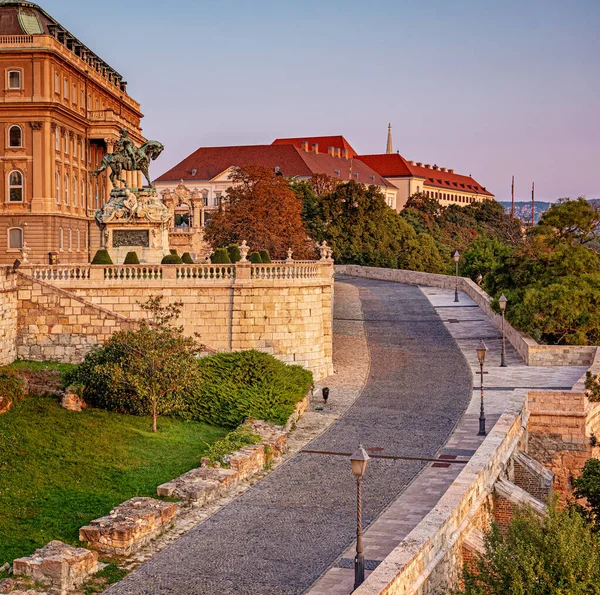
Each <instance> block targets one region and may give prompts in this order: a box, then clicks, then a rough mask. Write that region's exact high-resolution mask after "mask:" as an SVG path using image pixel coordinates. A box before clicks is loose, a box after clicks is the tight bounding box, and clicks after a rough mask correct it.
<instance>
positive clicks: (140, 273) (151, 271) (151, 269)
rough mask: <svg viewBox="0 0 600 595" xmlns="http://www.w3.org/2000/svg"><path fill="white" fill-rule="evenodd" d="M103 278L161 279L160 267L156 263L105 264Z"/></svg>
mask: <svg viewBox="0 0 600 595" xmlns="http://www.w3.org/2000/svg"><path fill="white" fill-rule="evenodd" d="M103 268H104V279H106V280H107V281H117V280H118V281H121V280H123V281H128V280H133V279H148V280H151V279H162V267H161V266H160V265H158V264H151V265H145V264H139V265H137V264H136V265H115V266H105V267H103Z"/></svg>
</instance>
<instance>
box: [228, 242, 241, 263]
mask: <svg viewBox="0 0 600 595" xmlns="http://www.w3.org/2000/svg"><path fill="white" fill-rule="evenodd" d="M227 253H228V254H229V260H231V262H239V261H240V260H242V255H241V254H240V247H239V246H238V245H237V244H229V246H227Z"/></svg>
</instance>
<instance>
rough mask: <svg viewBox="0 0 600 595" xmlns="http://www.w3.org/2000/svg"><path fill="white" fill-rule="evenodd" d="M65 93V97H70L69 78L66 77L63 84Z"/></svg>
mask: <svg viewBox="0 0 600 595" xmlns="http://www.w3.org/2000/svg"><path fill="white" fill-rule="evenodd" d="M63 95H64V97H65V99H69V79H67V78H66V79H65V82H64V85H63Z"/></svg>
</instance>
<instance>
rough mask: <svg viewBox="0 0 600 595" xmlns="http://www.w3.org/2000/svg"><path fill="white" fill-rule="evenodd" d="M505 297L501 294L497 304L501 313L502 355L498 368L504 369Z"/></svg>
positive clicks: (505, 364)
mask: <svg viewBox="0 0 600 595" xmlns="http://www.w3.org/2000/svg"><path fill="white" fill-rule="evenodd" d="M506 302H508V300H507V299H506V296H505V295H504V294H502V295H501V296H500V298H499V299H498V303H499V304H500V312H502V355H501V356H500V367H501V368H506V367H507V366H508V364H507V363H506V337H505V336H504V313H505V312H506Z"/></svg>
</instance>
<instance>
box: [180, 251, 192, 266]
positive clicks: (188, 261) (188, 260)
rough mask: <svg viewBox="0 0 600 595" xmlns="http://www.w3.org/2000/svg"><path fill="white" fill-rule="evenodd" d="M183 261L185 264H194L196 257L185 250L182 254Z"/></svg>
mask: <svg viewBox="0 0 600 595" xmlns="http://www.w3.org/2000/svg"><path fill="white" fill-rule="evenodd" d="M181 262H183V264H194V259H193V258H192V255H191V254H190V253H189V252H184V253H183V254H182V255H181Z"/></svg>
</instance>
